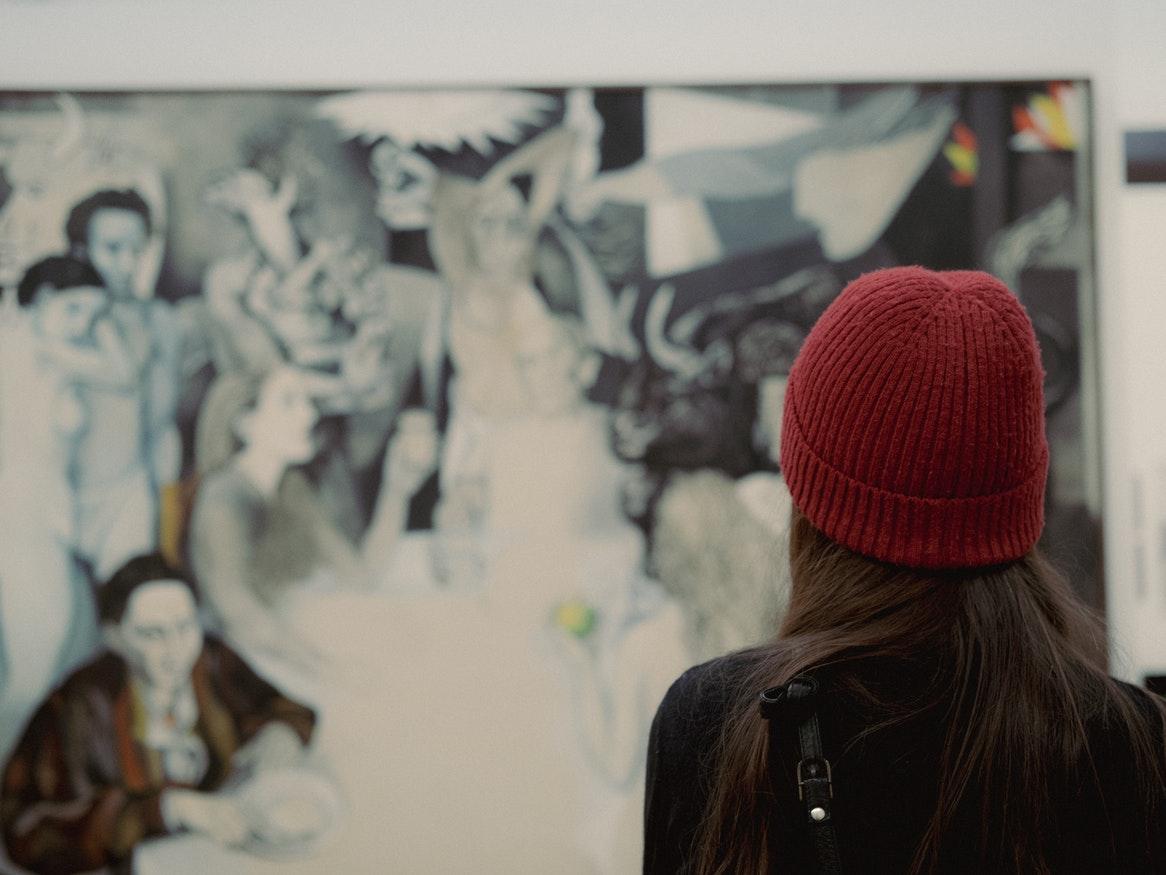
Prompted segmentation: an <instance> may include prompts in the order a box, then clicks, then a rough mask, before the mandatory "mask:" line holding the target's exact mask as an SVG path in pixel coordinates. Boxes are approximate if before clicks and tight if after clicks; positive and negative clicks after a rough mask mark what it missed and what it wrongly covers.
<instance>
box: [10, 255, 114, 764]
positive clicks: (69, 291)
mask: <svg viewBox="0 0 1166 875" xmlns="http://www.w3.org/2000/svg"><path fill="white" fill-rule="evenodd" d="M17 304H18V309H17V311H15V312H11V313H6V314H4V318H3V320H2V323H0V527H2V528H3V530H4V532H5V533H6V534H5V547H4V550H3V552H2V553H0V756H3V753H4V752H6V751H7V749H8V746H9V744H10V743H11V742H13V741H14V740H15V737H14V734H15V733H16V732H17V731H18V730H19V728H20V726H21V724H22V723H23V721H24V718H25V717H27V715H28V712H29V710H30V709H31V708H33V707H35V705H36V704H37V702H38V701H39V700H40V699H41V697H42V696H43V695H44V694H45V693H46V692H47V691H48V690H49V689H50V687H51V686H52V684H54V683H55V682H56V681H57V680H58V679H59V677H60V676H61V673H62V672H64V671H67V670H68V669H70V668H72V667H73V666H74V665H75V664H76V663H77V662H78V661H80V660H83V659H86V658H88V657H89V656H90V655H91V653H92V650H93V648H95V647H96V643H97V624H96V617H95V615H94V611H93V605H92V598H91V595H90V593H89V582H88V580H87V579H86V577H85V575H84V574H83V573H82V570H81V569H80V568H79V567H78V566H77V563H76V562H75V555H76V554H77V552H78V551H79V547H78V521H79V517H80V505H79V500H80V496H79V495H78V493H77V490H76V488H75V485H74V479H73V475H74V472H75V470H76V466H77V464H78V455H79V453H78V451H79V447H80V445H81V443H82V442H83V441H84V438H85V434H86V431H87V429H88V426H89V411H88V408H87V405H86V403H85V399H86V398H87V397H88V396H89V395H90V394H91V393H93V392H110V393H118V392H120V393H125V394H132V393H133V392H134V389H135V385H136V378H137V373H136V371H135V369H134V367H133V365H132V362H130V361H129V360H128V358H127V356H126V354H125V349H124V344H123V343H122V338H121V336H120V331H119V329H118V327H117V325H116V324H115V323H114V320H113V318H112V316H111V313H110V303H109V295H108V294H107V292H106V290H105V289H104V287H103V283H102V279H101V277H100V276H99V275H98V274H97V272H96V271H95V270H94V269H93V268H92V267H91V266H90V265H88V264H87V263H85V262H83V261H79V260H78V259H75V258H72V257H69V256H54V257H51V258H46V259H44V260H42V261H39V262H37V263H36V264H34V265H33V266H32V267H31V268H29V269H28V271H27V272H26V273H25V275H24V277H23V278H22V280H21V282H20V284H19V286H18V288H17Z"/></svg>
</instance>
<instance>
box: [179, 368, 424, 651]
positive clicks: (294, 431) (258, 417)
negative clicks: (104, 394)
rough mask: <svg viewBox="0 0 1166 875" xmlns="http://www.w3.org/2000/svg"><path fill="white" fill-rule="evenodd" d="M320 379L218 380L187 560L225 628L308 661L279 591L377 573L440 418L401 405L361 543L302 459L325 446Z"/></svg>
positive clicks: (281, 371)
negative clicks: (318, 428) (317, 434)
mask: <svg viewBox="0 0 1166 875" xmlns="http://www.w3.org/2000/svg"><path fill="white" fill-rule="evenodd" d="M313 388H314V387H313V384H312V382H311V379H310V377H308V376H306V375H305V374H304V373H302V372H300V371H297V370H295V369H292V368H289V367H283V368H277V369H276V370H275V371H273V372H272V373H271V374H270V375H268V376H267V377H266V378H263V379H261V380H257V379H254V378H248V377H243V376H235V377H233V378H232V379H230V380H228V381H226V382H224V383H223V384H222V387H221V389H220V391H219V392H218V393H217V394H216V398H215V400H214V404H213V405H211V404H208V406H207V407H206V408H204V410H203V414H202V421H201V422H200V426H199V427H200V435H199V437H200V439H201V442H202V444H203V445H202V446H201V447H200V452H199V455H200V457H201V458H202V459H203V460H204V461H205V462H206V463H207V464H208V469H207V471H206V474H205V476H204V478H203V481H202V484H201V486H200V488H199V492H198V495H197V496H196V499H195V505H194V511H193V515H192V518H191V526H190V532H189V540H188V550H189V555H190V563H191V567H192V568H193V569H194V573H195V576H196V578H197V579H198V580H199V581H200V582H202V583H203V586H204V589H205V591H206V594H207V598H208V601H209V602H210V603H211V605H212V607H213V608H214V609H215V611H216V613H217V614H218V617H219V619H220V621H221V622H222V624H223V629H224V632H225V633H226V635H227V636H228V638H229V639H231V640H233V641H236V642H238V643H239V644H240V645H241V646H244V647H247V648H255V649H256V650H259V651H262V652H266V653H269V654H275V655H277V656H280V657H283V658H285V659H287V660H289V661H291V662H292V663H294V664H297V665H298V666H299V667H301V668H309V669H311V668H314V667H316V665H317V662H318V657H317V654H316V653H315V651H314V649H313V648H312V647H311V646H310V645H309V644H308V643H307V642H306V641H304V640H303V639H302V637H301V636H299V635H298V634H297V633H295V632H294V631H293V630H292V629H291V628H290V625H289V624H287V623H285V622H284V621H283V620H281V619H280V614H279V610H278V608H279V604H280V596H281V595H282V594H283V593H284V591H285V590H286V589H287V588H288V586H289V585H293V584H295V583H297V582H303V581H304V580H306V579H307V578H309V577H310V576H311V575H313V574H314V573H316V572H318V571H324V572H325V573H328V574H331V575H333V576H334V579H335V580H336V581H338V582H340V583H342V584H349V585H368V584H370V583H371V582H373V580H372V579H373V577H374V576H375V571H374V569H376V568H378V567H380V566H382V565H383V564H384V562H385V561H386V557H387V556H388V555H389V553H390V552H391V550H392V547H393V543H394V542H395V540H396V538H397V537H398V535H399V534H400V532H401V531H402V529H403V528H404V525H405V520H406V515H407V511H408V503H409V500H410V498H411V497H412V495H413V493H414V492H415V491H416V489H417V488H418V486H419V485H420V484H421V483H422V482H423V481H424V479H425V478H426V477H427V476H428V475H429V473H430V472H431V471H432V470H433V466H434V464H435V461H436V434H435V430H434V425H433V420H432V417H431V416H430V415H429V414H428V413H425V412H423V411H409V412H406V413H404V414H402V416H401V417H399V420H398V424H397V428H396V432H395V435H394V438H393V439H392V440H391V441H390V444H389V448H388V451H387V452H386V454H385V460H384V466H383V473H382V488H381V490H380V493H379V494H378V497H377V501H376V506H375V508H374V511H373V517H372V521H371V523H370V524H369V526H368V528H367V529H366V531H365V532H364V534H363V537H362V538H361V539H360V542H359V543H354V542H353V541H352V540H350V539H349V538H348V537H346V536H345V534H344V533H342V532H341V531H340V530H339V529H338V528H337V526H336V523H335V522H334V520H333V519H332V518H331V517H330V516H329V514H328V513H327V512H326V510H325V509H324V507H323V506H322V502H321V499H320V497H319V495H318V494H317V493H316V491H315V489H314V487H313V485H312V484H311V482H310V481H309V480H308V479H307V477H306V476H305V475H304V473H303V472H302V471H301V470H300V469H299V468H298V466H300V465H303V464H304V463H306V462H308V461H310V460H311V459H312V458H313V456H314V455H315V454H316V453H317V452H318V447H317V445H316V441H315V438H314V434H313V429H314V427H315V425H316V423H317V420H318V411H317V409H316V406H315V405H314V403H313ZM228 424H229V425H228ZM228 430H229V431H230V432H231V433H232V434H233V438H232V439H231V441H230V444H229V445H226V446H224V445H223V444H222V442H221V441H220V440H219V438H221V436H222V435H223V434H224V433H227V432H228ZM216 444H217V446H216ZM216 460H218V464H216Z"/></svg>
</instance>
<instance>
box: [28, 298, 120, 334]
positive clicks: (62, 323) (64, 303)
mask: <svg viewBox="0 0 1166 875" xmlns="http://www.w3.org/2000/svg"><path fill="white" fill-rule="evenodd" d="M108 304H109V295H108V294H107V293H106V291H105V289H102V288H98V287H97V286H77V287H75V288H72V289H65V290H64V291H53V290H52V289H43V290H42V291H41V292H40V293H38V294H37V297H36V311H35V312H36V315H35V317H34V318H35V320H36V328H37V331H39V332H40V333H41V335H42V336H44V337H50V338H52V339H53V340H68V341H75V340H80V339H81V338H82V337H84V336H85V335H87V334H88V333H89V332H90V330H91V329H92V328H93V321H94V320H95V319H96V318H97V316H98V314H100V313H101V312H102V311H103V310H104V309H105V308H106V307H107V306H108Z"/></svg>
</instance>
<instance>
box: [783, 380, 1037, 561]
mask: <svg viewBox="0 0 1166 875" xmlns="http://www.w3.org/2000/svg"><path fill="white" fill-rule="evenodd" d="M793 403H794V397H793V393H792V392H791V393H790V394H789V395H788V396H787V398H786V404H787V405H792V404H793ZM785 423H786V427H785V428H784V429H783V433H782V439H781V468H782V472H783V474H784V475H785V480H786V483H787V484H788V485H789V487H790V494H791V496H792V497H793V503H794V505H795V506H796V507H797V508H798V510H800V511H801V512H802V513H803V514H804V515H805V517H806V518H807V519H808V520H809V521H810V522H811V523H813V524H814V525H815V526H816V527H817V528H818V529H820V530H821V531H822V532H824V533H825V534H826V536H827V537H829V538H830V539H831V540H832V541H835V542H837V543H839V544H842V545H843V546H844V547H848V548H849V549H851V550H853V551H855V552H856V553H861V554H862V555H864V556H868V557H871V558H873V559H878V560H880V561H883V562H890V563H893V564H895V565H904V566H908V567H912V568H926V569H950V568H973V567H976V566H983V565H996V564H999V563H1002V562H1010V561H1012V560H1014V559H1019V558H1020V557H1021V556H1023V555H1024V554H1025V553H1027V552H1028V551H1029V550H1031V549H1032V547H1033V545H1035V544H1036V541H1037V538H1039V537H1040V533H1041V529H1042V528H1043V527H1044V489H1045V478H1046V475H1047V471H1048V448H1047V446H1044V447H1042V448H1041V456H1040V459H1039V460H1038V463H1037V466H1036V468H1035V469H1034V470H1033V472H1032V473H1031V474H1030V475H1029V476H1028V477H1027V478H1026V479H1025V480H1024V481H1023V482H1021V483H1020V484H1019V485H1017V486H1015V487H1014V488H1012V489H1010V490H1007V491H1005V492H996V493H992V494H989V495H977V496H973V497H963V498H923V497H919V496H914V495H904V494H901V493H897V492H889V491H887V490H885V489H880V488H878V487H875V486H871V485H869V484H867V483H862V482H860V481H858V480H855V479H854V478H852V477H850V476H849V475H847V474H845V473H844V472H842V471H839V470H838V469H837V468H835V467H833V466H832V465H830V464H829V463H828V462H826V461H825V460H823V459H822V458H821V457H819V456H818V455H817V453H815V452H814V450H813V449H812V448H811V447H810V446H809V444H808V443H807V442H806V439H805V436H804V435H803V434H802V431H801V427H800V426H799V424H798V416H797V412H796V411H795V410H792V409H791V410H787V411H786V416H785Z"/></svg>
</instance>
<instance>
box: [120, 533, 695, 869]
mask: <svg viewBox="0 0 1166 875" xmlns="http://www.w3.org/2000/svg"><path fill="white" fill-rule="evenodd" d="M433 537H434V536H433V535H431V534H429V533H418V534H410V535H408V536H406V537H405V538H404V539H403V540H402V541H401V542H400V543H399V544H398V545H397V547H396V549H395V551H394V555H393V560H392V562H391V563H389V565H388V566H387V567H386V569H385V573H384V577H383V581H382V585H381V586H380V587H379V588H378V589H376V590H375V591H368V592H352V591H338V590H330V589H328V588H327V587H307V588H305V589H303V590H302V591H300V592H298V593H297V595H296V596H295V597H294V599H293V600H292V601H291V602H290V603H289V604H288V605H287V613H288V617H289V618H290V619H291V620H292V622H294V623H295V625H297V626H298V627H299V628H300V629H301V630H302V631H303V633H304V634H305V635H307V636H308V637H309V638H310V639H311V640H312V641H313V642H315V643H316V644H317V645H318V646H319V647H320V648H321V650H322V651H323V652H324V653H326V654H327V657H328V661H329V665H330V669H329V671H328V673H327V675H326V677H325V678H324V679H323V680H322V681H320V682H319V683H316V684H313V685H310V686H306V685H304V684H303V683H302V682H298V681H297V680H296V679H294V678H290V677H281V672H280V670H279V668H278V666H272V665H265V664H263V663H262V661H260V660H256V662H257V663H259V664H258V665H257V667H258V668H260V669H261V670H264V671H265V672H266V673H267V674H268V675H269V676H271V677H272V679H273V680H274V681H275V682H277V683H280V684H281V685H282V686H284V687H285V688H286V689H288V691H289V692H290V693H292V694H294V695H298V696H301V697H303V698H305V699H306V700H308V701H309V702H311V703H312V704H314V705H315V706H316V707H317V709H318V712H319V714H320V721H319V724H318V727H317V734H316V737H315V740H314V745H313V758H314V759H315V760H316V761H317V762H318V763H319V764H320V767H321V768H323V769H325V770H327V771H328V772H329V773H330V774H331V775H332V776H333V778H334V780H335V782H336V786H337V787H338V789H339V793H340V796H341V799H342V804H343V813H342V815H341V817H340V818H339V822H338V826H337V827H336V828H335V829H334V830H333V831H332V832H331V833H330V834H329V835H328V836H326V837H325V839H324V840H323V841H322V842H321V843H320V845H319V846H318V847H317V848H315V849H314V851H313V853H311V854H310V855H307V856H304V857H302V858H298V859H291V860H274V859H265V858H263V857H261V856H256V855H252V854H246V853H242V852H239V851H231V850H225V849H223V848H220V847H219V846H217V845H215V844H213V843H212V842H210V841H207V840H205V839H202V838H199V837H194V836H179V837H175V838H169V839H163V840H158V841H154V842H151V843H149V844H146V845H143V846H142V847H140V848H139V850H138V854H137V857H136V867H135V868H136V871H137V872H139V873H141V875H162V873H165V875H184V873H191V875H193V873H196V872H197V873H200V875H201V873H205V872H216V873H220V875H228V873H256V875H266V873H272V875H277V873H278V875H299V873H303V875H308V873H312V875H316V873H321V872H343V873H363V872H369V873H373V872H375V873H392V872H401V873H430V872H433V873H437V872H440V873H462V872H464V873H476V875H480V873H515V872H538V873H543V872H555V873H560V875H572V873H578V875H593V873H608V872H613V873H619V872H634V871H637V869H638V866H639V853H640V830H641V821H642V814H641V806H642V798H643V780H642V760H641V759H640V758H639V757H640V756H642V754H639V756H638V757H637V761H636V763H635V766H634V769H633V770H631V774H632V777H631V779H630V780H625V781H623V782H620V783H613V781H612V780H611V779H610V777H607V776H604V775H602V774H600V772H599V770H597V768H596V766H595V764H594V763H593V762H589V761H588V760H587V757H586V756H585V755H584V753H583V750H584V745H582V744H581V743H580V740H581V735H582V734H584V733H586V731H587V727H586V726H583V725H581V723H580V721H581V720H585V719H586V718H585V717H581V716H580V715H579V713H578V702H577V701H575V700H573V697H574V696H576V695H578V689H579V685H578V683H577V681H578V678H573V677H572V669H571V667H570V663H569V662H568V661H564V659H563V658H562V653H561V650H560V648H559V647H557V646H556V643H557V642H556V640H555V638H554V636H556V635H564V634H569V633H565V632H564V630H563V629H561V628H556V627H555V625H554V623H553V622H552V620H551V616H552V613H553V611H554V606H555V605H556V604H558V603H560V602H561V601H562V600H563V599H565V598H570V597H572V596H578V595H579V594H581V593H582V594H585V595H586V596H587V597H588V598H590V599H591V600H592V601H593V602H594V603H596V604H599V605H600V606H601V608H600V611H601V613H600V621H599V624H598V626H597V629H596V631H597V633H603V635H606V636H607V637H606V638H603V637H602V636H600V637H597V638H596V640H597V641H601V642H603V641H606V642H607V643H600V644H599V645H598V649H597V651H596V654H595V658H596V659H598V660H599V661H600V662H601V663H603V666H602V670H603V671H606V672H608V673H609V674H611V675H612V676H613V677H618V680H616V681H615V682H616V683H617V684H618V685H621V686H622V688H623V689H624V692H626V693H627V695H626V696H624V699H626V700H627V702H630V703H631V705H630V706H628V705H625V706H623V707H633V708H635V709H636V710H637V711H638V712H639V713H637V714H635V715H634V719H633V720H632V722H631V723H630V724H628V723H627V721H626V720H625V721H624V723H625V725H630V726H631V727H632V728H633V730H634V732H635V735H636V737H635V738H634V739H633V741H634V743H635V745H636V751H637V753H638V752H640V751H642V745H643V742H644V741H645V740H646V732H647V727H648V724H649V721H650V719H651V716H652V711H653V710H654V708H655V704H656V703H657V702H658V701H659V699H660V698H661V697H662V695H663V693H664V692H665V690H666V689H667V685H668V683H669V682H670V681H671V680H672V679H673V678H675V677H676V675H677V674H678V673H679V672H680V671H681V670H682V669H683V668H684V664H685V662H686V656H685V654H684V651H683V649H682V644H681V642H682V640H683V637H682V621H681V617H680V611H679V609H678V608H677V607H676V606H675V604H673V603H672V602H671V601H670V600H668V599H666V598H663V597H662V596H660V595H659V593H658V591H657V592H655V593H653V592H652V587H653V585H652V584H650V583H648V582H647V581H646V580H645V579H644V578H642V576H639V577H637V575H638V565H639V555H640V550H641V549H642V547H641V546H640V542H639V538H638V534H636V533H635V532H631V531H627V530H621V531H616V532H611V533H609V534H607V535H604V536H602V537H596V538H591V539H583V540H580V539H577V538H574V539H573V538H566V537H565V538H555V537H540V538H524V539H522V540H521V541H519V542H513V543H510V544H505V543H502V544H494V545H493V547H492V549H491V555H492V560H491V562H490V565H489V572H488V574H487V575H486V577H485V579H484V580H483V581H482V582H481V584H480V585H478V586H475V587H458V588H446V587H443V586H442V585H441V584H439V583H438V582H437V581H436V580H435V579H434V575H433V572H432V568H433V564H432V562H431V550H432V546H433V543H432V538H433ZM604 590H606V591H604ZM637 592H638V593H639V594H638V595H637ZM645 593H646V594H647V597H646V598H645ZM629 596H631V598H630V600H629ZM631 602H637V604H631ZM621 604H623V605H630V607H628V608H627V609H626V610H625V609H624V608H623V607H617V606H619V605H621ZM605 609H606V610H607V611H608V613H609V616H608V618H607V623H606V626H604V616H603V613H602V611H604V610H605ZM616 614H622V615H623V616H616ZM600 651H605V652H600ZM625 716H626V715H625ZM625 743H627V742H625Z"/></svg>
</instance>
